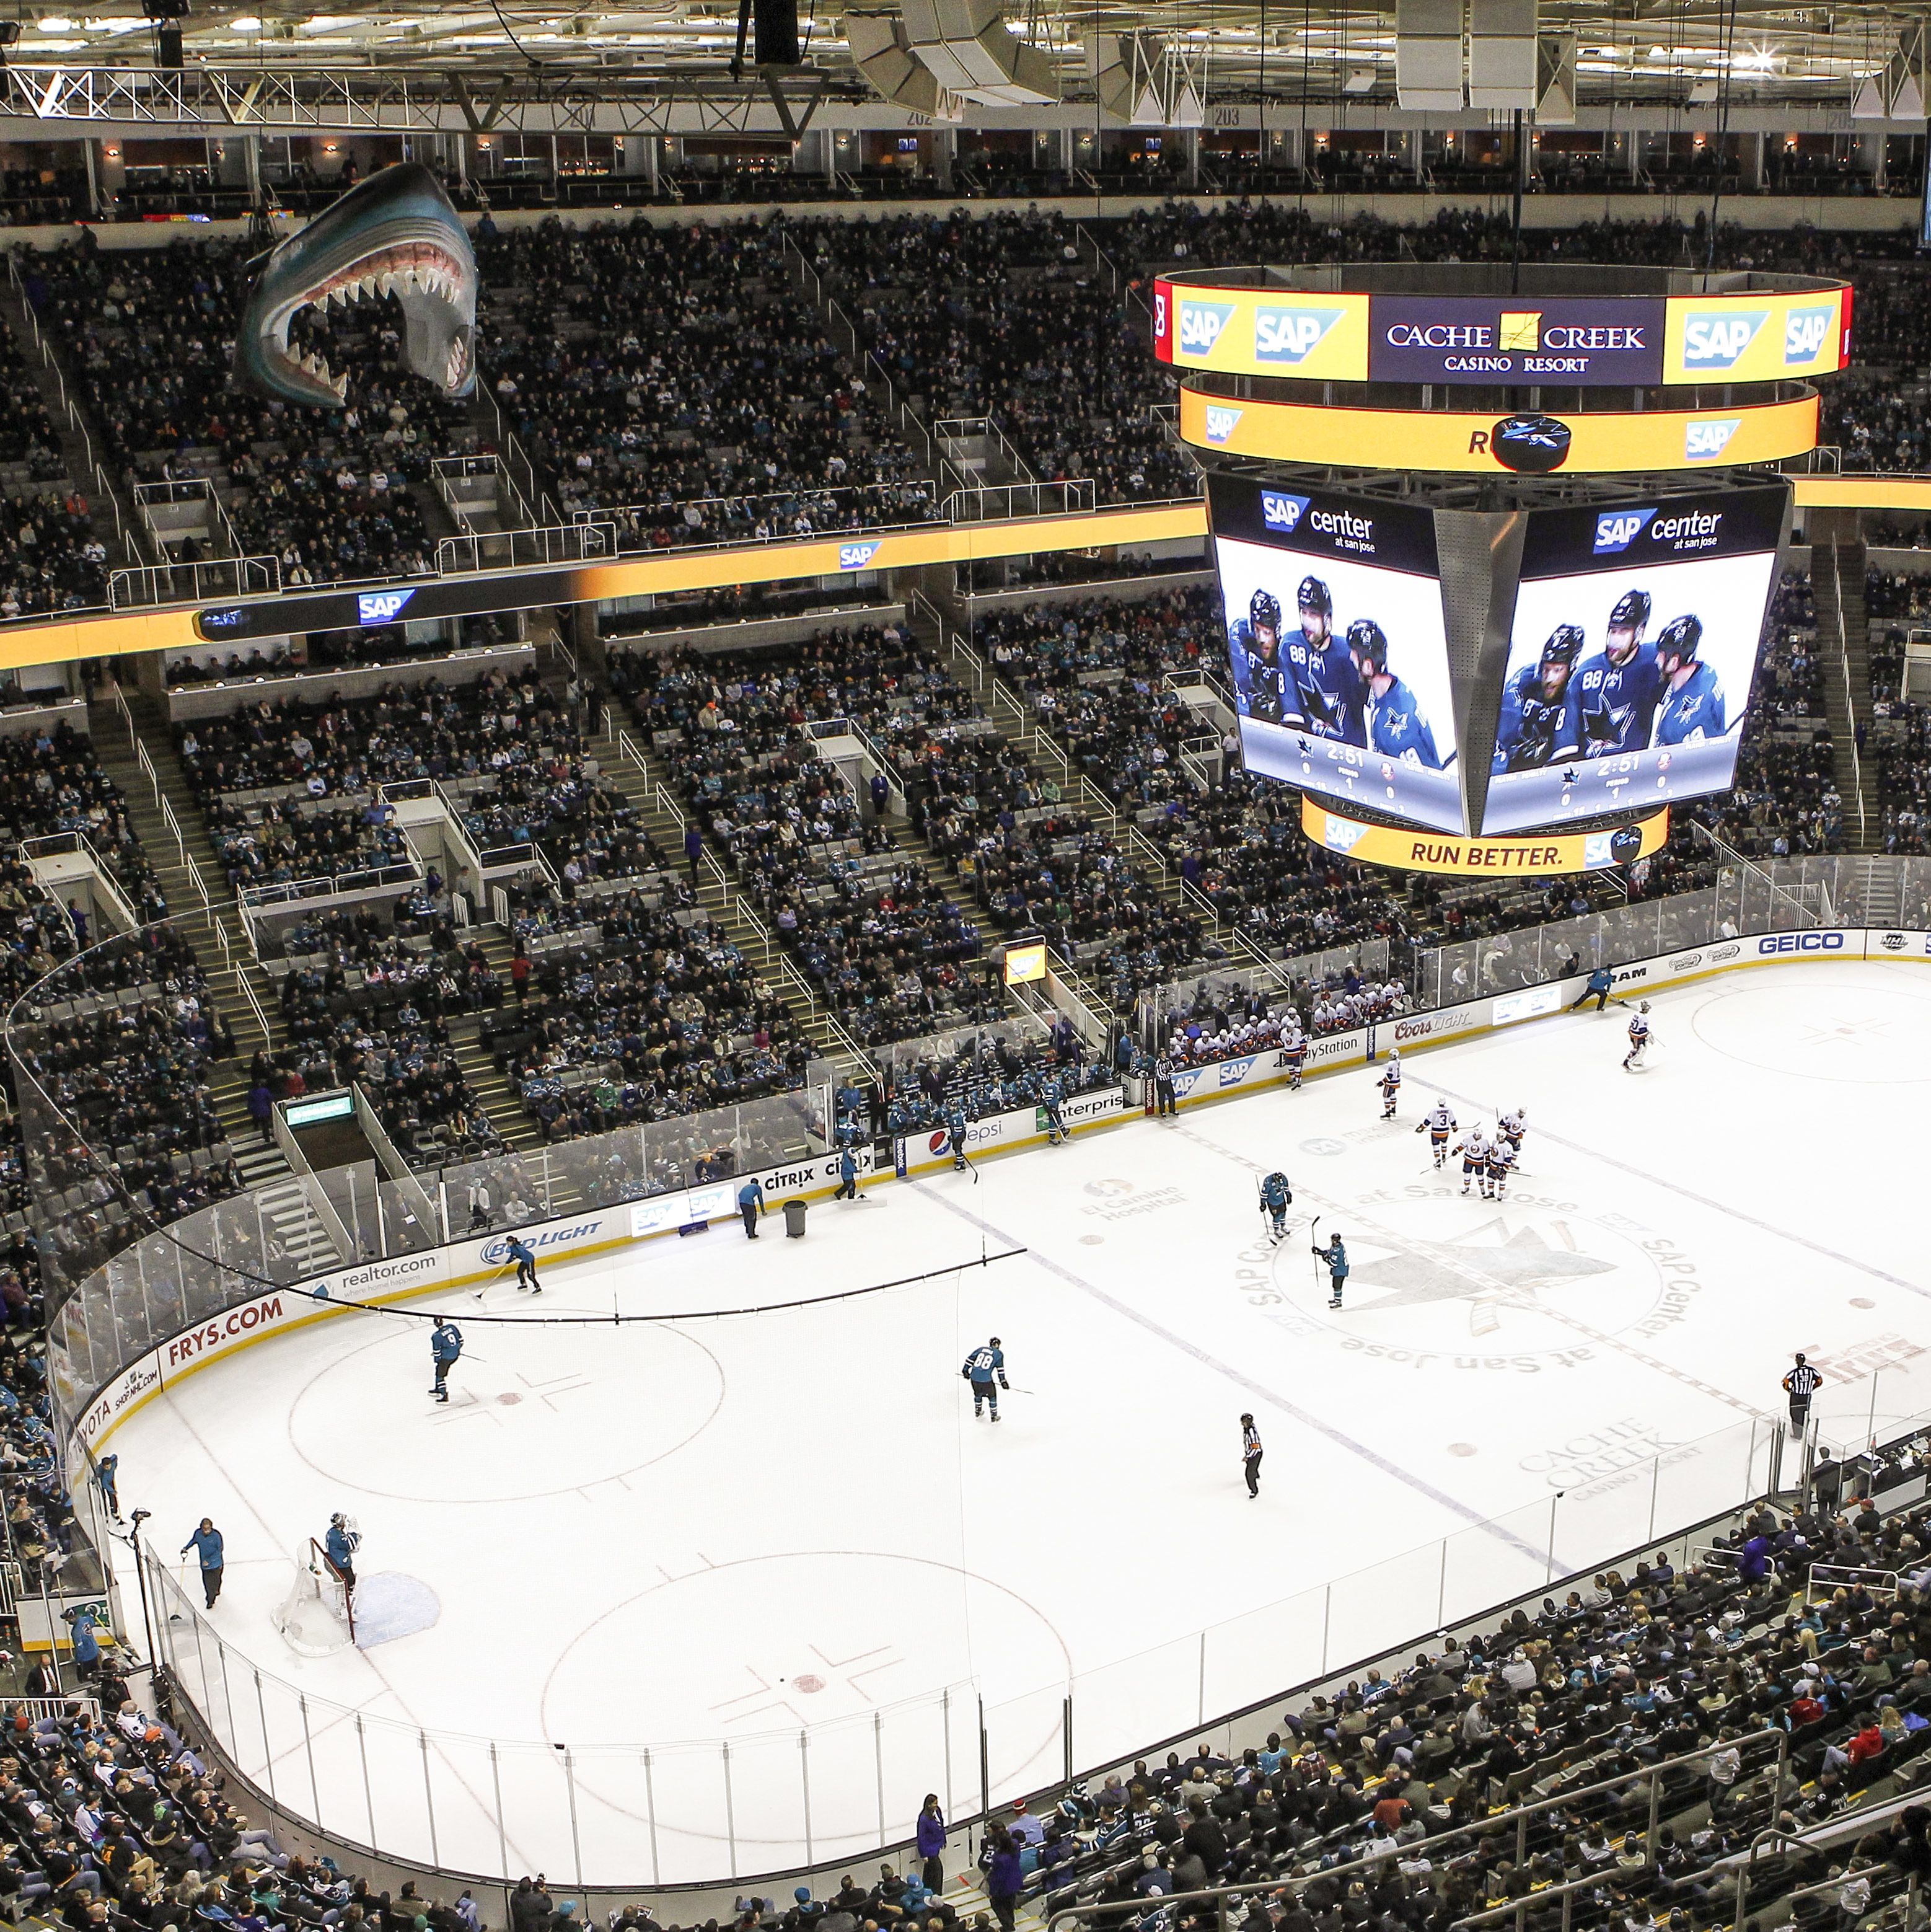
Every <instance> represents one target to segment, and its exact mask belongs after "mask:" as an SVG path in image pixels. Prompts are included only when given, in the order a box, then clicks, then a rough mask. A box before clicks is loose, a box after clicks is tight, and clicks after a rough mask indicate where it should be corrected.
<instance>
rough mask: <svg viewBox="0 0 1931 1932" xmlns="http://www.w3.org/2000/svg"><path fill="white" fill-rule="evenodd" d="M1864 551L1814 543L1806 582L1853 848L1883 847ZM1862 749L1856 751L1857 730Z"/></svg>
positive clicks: (1857, 544)
mask: <svg viewBox="0 0 1931 1932" xmlns="http://www.w3.org/2000/svg"><path fill="white" fill-rule="evenodd" d="M1865 566H1866V553H1865V549H1864V540H1863V538H1861V537H1859V536H1856V535H1852V536H1850V537H1848V538H1843V539H1840V540H1837V541H1831V542H1828V543H1823V542H1820V543H1818V544H1816V545H1814V546H1813V549H1812V550H1811V569H1810V586H1811V592H1812V595H1813V598H1814V599H1815V601H1816V606H1817V643H1818V648H1819V652H1820V654H1821V656H1822V666H1823V679H1824V708H1825V715H1826V716H1827V717H1828V718H1829V720H1830V724H1831V763H1832V767H1833V770H1834V775H1835V777H1836V780H1837V791H1838V793H1839V795H1840V796H1841V797H1842V798H1843V801H1844V835H1845V841H1846V844H1848V845H1849V847H1850V849H1851V850H1853V851H1858V852H1876V851H1880V850H1882V849H1883V820H1884V813H1883V808H1882V800H1881V799H1880V798H1879V793H1878V782H1877V760H1876V757H1874V756H1872V755H1870V754H1869V751H1868V745H1869V741H1870V729H1869V727H1870V722H1871V718H1872V715H1873V714H1872V708H1871V666H1870V617H1869V616H1868V615H1867V613H1866V612H1865V609H1864V571H1865ZM1860 731H1862V732H1863V733H1864V738H1865V741H1866V745H1867V751H1865V752H1864V753H1860V751H1859V750H1858V734H1859V733H1860Z"/></svg>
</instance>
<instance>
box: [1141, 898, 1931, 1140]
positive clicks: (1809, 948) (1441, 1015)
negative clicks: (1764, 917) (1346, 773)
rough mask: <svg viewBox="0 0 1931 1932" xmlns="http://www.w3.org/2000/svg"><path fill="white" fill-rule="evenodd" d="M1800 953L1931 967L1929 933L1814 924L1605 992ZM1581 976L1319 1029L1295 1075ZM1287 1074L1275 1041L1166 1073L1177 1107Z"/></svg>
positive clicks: (1513, 1017)
mask: <svg viewBox="0 0 1931 1932" xmlns="http://www.w3.org/2000/svg"><path fill="white" fill-rule="evenodd" d="M1807 959H1825V960H1845V959H1897V960H1918V961H1920V962H1924V963H1927V964H1931V932H1908V931H1905V930H1903V929H1900V928H1898V927H1896V926H1891V927H1885V928H1882V929H1880V928H1878V927H1876V926H1873V927H1871V928H1870V929H1868V930H1867V929H1864V928H1862V927H1858V926H1837V927H1820V928H1817V929H1813V930H1811V931H1808V932H1765V933H1753V934H1750V935H1746V936H1744V937H1741V938H1736V939H1724V940H1719V941H1715V942H1714V944H1708V945H1703V946H1691V947H1685V948H1684V950H1682V951H1681V952H1680V953H1661V954H1659V955H1658V956H1657V957H1656V958H1654V959H1636V960H1632V961H1630V963H1629V964H1628V965H1623V966H1618V967H1615V968H1613V969H1612V970H1613V971H1614V972H1615V976H1616V979H1615V986H1614V988H1613V989H1612V992H1611V994H1610V998H1612V999H1622V998H1627V996H1628V995H1630V994H1631V993H1633V992H1648V991H1649V990H1650V989H1651V988H1652V987H1655V986H1682V985H1684V984H1685V983H1687V982H1688V981H1690V980H1705V979H1708V978H1710V977H1711V976H1712V975H1713V974H1718V973H1729V972H1732V971H1735V970H1736V969H1737V968H1739V967H1743V966H1789V965H1794V964H1796V963H1798V962H1801V961H1803V960H1807ZM1588 983H1589V976H1588V974H1587V973H1578V974H1575V975H1573V977H1570V978H1569V979H1567V980H1555V981H1552V982H1550V983H1548V984H1547V985H1545V986H1528V987H1525V988H1523V989H1522V990H1521V991H1519V992H1512V993H1498V994H1496V995H1494V996H1493V997H1492V998H1486V999H1479V1000H1469V1001H1465V1002H1464V1003H1463V1004H1461V1005H1459V1006H1453V1007H1438V1008H1437V1009H1436V1010H1435V1011H1433V1012H1432V1013H1410V1014H1408V1016H1406V1017H1405V1018H1404V1019H1398V1020H1382V1021H1379V1022H1377V1023H1376V1024H1375V1025H1372V1026H1369V1027H1362V1028H1357V1029H1356V1030H1355V1031H1353V1032H1351V1033H1334V1034H1321V1035H1319V1036H1318V1037H1315V1038H1313V1039H1311V1040H1309V1042H1308V1053H1307V1059H1306V1063H1305V1064H1304V1065H1303V1069H1302V1072H1303V1076H1304V1077H1306V1078H1307V1079H1313V1078H1315V1076H1318V1075H1320V1074H1323V1073H1337V1072H1339V1071H1341V1070H1344V1069H1345V1068H1348V1067H1365V1066H1366V1065H1368V1064H1369V1063H1370V1062H1371V1061H1375V1060H1377V1059H1379V1058H1382V1057H1383V1056H1384V1055H1386V1054H1387V1051H1388V1049H1389V1048H1390V1047H1391V1046H1396V1047H1399V1048H1401V1049H1402V1050H1403V1051H1404V1052H1406V1051H1408V1050H1409V1049H1412V1048H1418V1047H1424V1046H1446V1045H1447V1044H1448V1043H1450V1041H1452V1040H1461V1039H1465V1038H1467V1037H1468V1035H1470V1034H1476V1033H1489V1032H1493V1031H1496V1030H1497V1029H1498V1028H1503V1027H1510V1026H1515V1025H1519V1023H1520V1022H1522V1021H1524V1020H1531V1019H1542V1018H1543V1017H1545V1016H1547V1015H1549V1014H1551V1013H1564V1012H1567V1010H1568V1009H1569V1007H1570V1004H1572V1002H1573V1001H1576V999H1577V998H1579V996H1580V995H1581V994H1582V989H1583V988H1584V987H1585V986H1587V985H1588ZM1287 1077H1288V1057H1287V1055H1285V1054H1284V1053H1282V1052H1280V1051H1279V1049H1277V1048H1273V1047H1270V1048H1269V1049H1267V1052H1264V1053H1250V1054H1243V1055H1240V1056H1239V1057H1238V1058H1235V1059H1233V1060H1220V1061H1210V1063H1209V1064H1207V1065H1206V1066H1204V1067H1184V1068H1183V1069H1181V1070H1180V1071H1179V1072H1178V1073H1176V1074H1175V1075H1174V1100H1175V1101H1176V1102H1177V1103H1178V1105H1179V1106H1181V1107H1183V1108H1185V1107H1195V1106H1202V1105H1204V1104H1205V1103H1207V1102H1209V1101H1213V1100H1227V1099H1229V1098H1231V1097H1232V1096H1234V1094H1251V1093H1252V1092H1253V1091H1255V1088H1261V1087H1271V1086H1274V1085H1278V1084H1279V1082H1282V1081H1284V1080H1285V1079H1287Z"/></svg>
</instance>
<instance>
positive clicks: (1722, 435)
mask: <svg viewBox="0 0 1931 1932" xmlns="http://www.w3.org/2000/svg"><path fill="white" fill-rule="evenodd" d="M1742 422H1743V418H1742V417H1741V416H1722V417H1720V418H1718V419H1717V420H1716V421H1714V422H1693V423H1686V424H1684V427H1683V460H1684V461H1685V462H1686V463H1708V461H1709V460H1710V459H1711V458H1712V457H1715V456H1721V455H1723V452H1724V451H1725V450H1726V449H1729V446H1730V439H1731V437H1733V436H1735V434H1736V433H1737V431H1738V427H1739V425H1741V423H1742Z"/></svg>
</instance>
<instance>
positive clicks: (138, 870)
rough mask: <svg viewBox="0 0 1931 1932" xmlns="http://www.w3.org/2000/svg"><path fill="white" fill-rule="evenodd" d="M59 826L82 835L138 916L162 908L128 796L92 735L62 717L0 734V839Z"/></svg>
mask: <svg viewBox="0 0 1931 1932" xmlns="http://www.w3.org/2000/svg"><path fill="white" fill-rule="evenodd" d="M54 832H76V833H79V835H82V837H84V838H85V839H86V840H87V841H88V844H89V845H90V846H91V847H92V848H93V850H94V855H95V856H96V857H97V858H98V859H100V862H101V863H102V864H103V865H104V866H105V867H106V868H107V871H108V872H109V874H111V876H112V879H113V880H114V882H115V884H116V885H118V886H119V887H120V889H121V892H122V893H123V894H124V895H125V897H126V898H127V901H128V903H129V904H130V907H132V909H133V910H134V911H135V912H136V913H137V914H138V915H139V917H140V918H142V919H144V920H145V919H160V918H162V917H163V916H165V915H166V911H167V902H166V897H165V895H163V892H162V890H161V886H160V880H158V879H157V877H155V874H154V866H153V865H152V863H151V862H150V860H149V859H148V856H147V854H146V853H145V852H143V851H142V849H141V845H140V841H139V839H137V838H136V836H135V835H134V829H133V824H132V823H131V822H130V820H129V818H128V816H127V799H126V798H125V796H123V794H122V793H121V788H120V787H119V786H118V785H117V784H115V782H114V781H113V779H112V778H111V777H110V776H109V775H108V773H107V772H106V769H105V768H104V767H103V766H102V764H101V763H100V759H99V758H98V757H97V756H96V754H95V753H94V745H93V743H92V741H91V739H88V737H87V736H86V735H85V733H82V732H79V731H76V730H74V728H73V726H72V725H71V724H68V723H67V721H66V719H64V718H62V719H61V721H60V722H59V723H58V724H55V725H54V726H52V727H51V728H49V727H48V726H47V725H46V724H40V725H37V726H36V727H34V729H33V730H31V731H19V732H14V733H11V734H9V735H7V736H0V840H7V839H14V840H17V839H22V838H36V837H40V836H43V835H48V834H51V833H54Z"/></svg>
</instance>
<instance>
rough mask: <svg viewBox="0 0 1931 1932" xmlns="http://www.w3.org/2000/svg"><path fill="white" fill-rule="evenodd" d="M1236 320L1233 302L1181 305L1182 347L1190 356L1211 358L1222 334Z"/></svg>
mask: <svg viewBox="0 0 1931 1932" xmlns="http://www.w3.org/2000/svg"><path fill="white" fill-rule="evenodd" d="M1233 319H1234V305H1233V304H1232V303H1231V302H1187V301H1185V300H1183V301H1182V302H1181V303H1180V347H1181V349H1182V350H1183V352H1184V353H1186V354H1188V355H1190V356H1211V355H1212V354H1213V345H1214V344H1216V342H1218V341H1219V340H1220V332H1221V331H1222V329H1225V327H1226V326H1227V325H1228V323H1230V322H1231V321H1232V320H1233Z"/></svg>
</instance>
